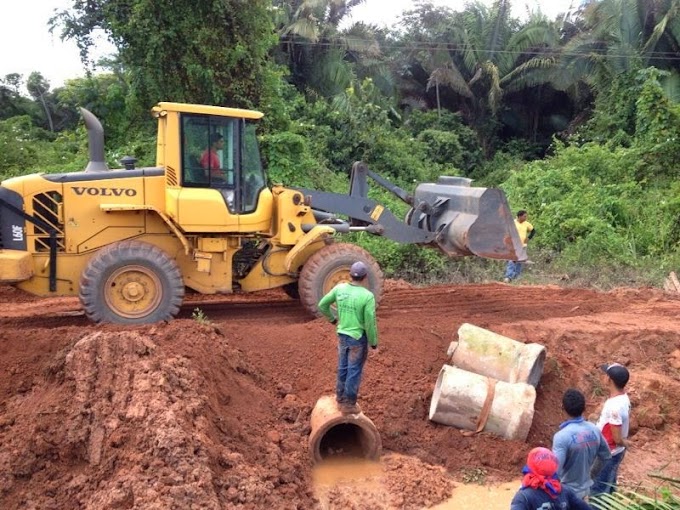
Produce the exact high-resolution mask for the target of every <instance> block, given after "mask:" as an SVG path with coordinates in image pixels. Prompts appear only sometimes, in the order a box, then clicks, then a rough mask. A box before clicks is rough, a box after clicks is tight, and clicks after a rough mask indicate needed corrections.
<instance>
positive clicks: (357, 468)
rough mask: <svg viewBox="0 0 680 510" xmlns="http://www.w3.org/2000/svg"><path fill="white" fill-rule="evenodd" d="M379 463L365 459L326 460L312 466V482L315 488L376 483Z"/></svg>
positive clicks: (379, 472)
mask: <svg viewBox="0 0 680 510" xmlns="http://www.w3.org/2000/svg"><path fill="white" fill-rule="evenodd" d="M382 471H383V469H382V465H381V464H380V462H373V461H370V460H366V459H355V458H337V459H328V460H325V461H323V462H321V463H320V464H317V465H316V466H314V470H313V471H312V481H313V482H314V486H315V487H317V488H321V487H328V486H332V485H337V484H344V483H369V484H370V483H371V482H375V483H376V484H377V483H378V478H379V477H380V475H381V474H382Z"/></svg>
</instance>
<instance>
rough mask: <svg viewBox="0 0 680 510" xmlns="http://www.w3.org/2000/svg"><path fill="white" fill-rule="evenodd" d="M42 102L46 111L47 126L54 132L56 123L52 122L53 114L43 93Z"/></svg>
mask: <svg viewBox="0 0 680 510" xmlns="http://www.w3.org/2000/svg"><path fill="white" fill-rule="evenodd" d="M40 102H41V103H42V105H43V109H44V110H45V116H46V117H47V124H49V126H50V131H52V132H54V123H53V122H52V114H51V113H50V110H49V108H47V103H46V102H45V97H44V96H43V94H42V92H41V93H40Z"/></svg>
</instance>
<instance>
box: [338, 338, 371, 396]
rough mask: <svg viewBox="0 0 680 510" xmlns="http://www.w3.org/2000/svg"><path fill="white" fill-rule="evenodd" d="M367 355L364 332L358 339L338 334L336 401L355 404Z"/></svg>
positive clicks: (366, 341) (366, 340)
mask: <svg viewBox="0 0 680 510" xmlns="http://www.w3.org/2000/svg"><path fill="white" fill-rule="evenodd" d="M367 356H368V339H367V338H366V335H365V334H364V335H362V337H361V338H359V340H355V339H354V338H352V337H351V336H347V335H343V334H338V381H337V384H336V386H335V395H336V397H337V399H338V402H341V403H342V402H346V403H348V404H356V402H357V394H358V393H359V385H360V384H361V372H362V371H363V369H364V363H366V357H367Z"/></svg>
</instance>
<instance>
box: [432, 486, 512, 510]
mask: <svg viewBox="0 0 680 510" xmlns="http://www.w3.org/2000/svg"><path fill="white" fill-rule="evenodd" d="M519 486H520V482H519V481H516V482H508V483H504V484H501V485H489V486H485V485H464V484H460V485H457V486H456V488H455V489H454V490H453V494H452V496H451V498H450V499H449V500H447V501H445V502H444V503H441V504H439V505H436V506H433V507H431V510H464V509H467V508H470V509H472V508H484V509H485V510H508V508H510V502H511V501H512V498H513V496H514V495H515V493H516V492H517V489H518V488H519Z"/></svg>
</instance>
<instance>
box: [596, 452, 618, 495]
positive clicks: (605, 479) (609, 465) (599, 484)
mask: <svg viewBox="0 0 680 510" xmlns="http://www.w3.org/2000/svg"><path fill="white" fill-rule="evenodd" d="M625 454H626V450H623V451H622V452H621V453H617V454H616V455H613V456H612V458H611V459H609V460H605V461H604V463H603V464H602V469H601V470H600V472H599V473H598V474H597V476H596V477H595V480H594V481H595V483H594V484H593V486H592V487H591V488H590V494H591V495H592V496H595V495H597V494H611V493H613V492H614V490H615V489H616V476H617V474H618V473H619V466H620V465H621V461H622V460H623V456H624V455H625Z"/></svg>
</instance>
